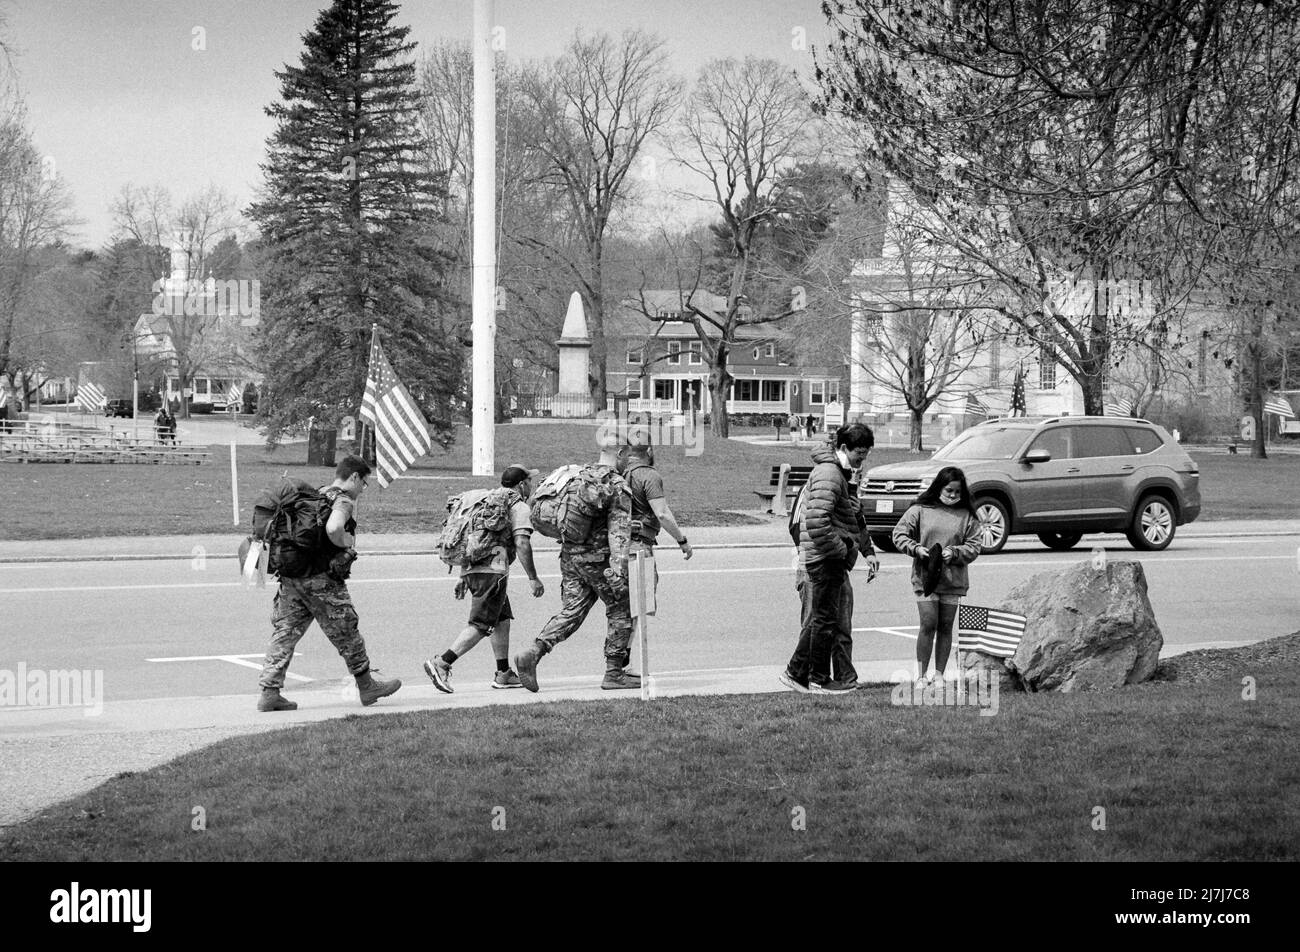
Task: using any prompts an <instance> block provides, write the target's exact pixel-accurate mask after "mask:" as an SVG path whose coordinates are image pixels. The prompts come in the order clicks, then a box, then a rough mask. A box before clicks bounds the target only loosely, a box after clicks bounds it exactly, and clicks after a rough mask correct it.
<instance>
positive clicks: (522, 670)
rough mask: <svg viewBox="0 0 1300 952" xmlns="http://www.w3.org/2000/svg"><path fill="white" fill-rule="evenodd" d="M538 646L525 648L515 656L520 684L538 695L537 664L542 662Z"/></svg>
mask: <svg viewBox="0 0 1300 952" xmlns="http://www.w3.org/2000/svg"><path fill="white" fill-rule="evenodd" d="M541 657H542V656H541V654H540V653H539V652H538V650H537V645H535V644H534V645H532V646H530V647H528V648H525V649H524V650H523V651H521V652H519V654H517V655H515V656H514V659H513V660H514V663H515V670H516V671H518V672H519V683H520V684H521V685H523V686H524V688H525V689H526V690H529V691H532V692H533V693H534V694H536V693H537V662H538V661H539V660H541Z"/></svg>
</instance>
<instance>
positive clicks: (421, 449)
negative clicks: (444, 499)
mask: <svg viewBox="0 0 1300 952" xmlns="http://www.w3.org/2000/svg"><path fill="white" fill-rule="evenodd" d="M361 419H363V420H365V421H366V422H367V423H369V424H370V425H371V426H372V427H374V430H375V461H376V463H378V468H377V470H376V472H377V474H378V476H379V485H380V486H387V485H388V484H389V483H391V482H392V481H393V480H395V479H396V478H397V477H398V476H400V475H401V474H402V473H403V472H405V471H406V469H407V468H408V467H409V466H410V465H411V464H412V463H414V462H415V461H416V460H417V459H419V458H420V457H421V456H423V455H424V454H425V453H427V452H429V450H430V449H432V448H433V440H432V439H431V438H430V436H429V424H428V423H426V422H425V420H424V415H423V414H422V413H421V412H420V410H419V408H418V407H417V406H416V405H415V401H413V400H412V399H411V395H410V393H408V392H407V390H406V388H405V387H404V386H402V382H401V381H400V380H398V379H397V374H395V373H393V368H392V365H391V364H389V363H388V358H387V357H385V356H384V352H383V350H381V349H380V347H379V335H378V334H377V333H376V334H375V335H374V336H373V337H372V338H371V340H370V368H369V371H368V373H367V374H366V392H365V395H364V396H362V398H361Z"/></svg>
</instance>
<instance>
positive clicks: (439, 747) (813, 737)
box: [0, 633, 1300, 861]
mask: <svg viewBox="0 0 1300 952" xmlns="http://www.w3.org/2000/svg"><path fill="white" fill-rule="evenodd" d="M1275 641H1277V642H1279V643H1281V644H1284V645H1285V646H1286V650H1284V651H1275V652H1274V653H1273V655H1271V657H1280V658H1281V659H1282V660H1280V661H1275V662H1274V663H1273V664H1271V665H1267V666H1262V667H1261V666H1255V665H1254V664H1252V662H1251V661H1250V660H1249V659H1250V658H1251V657H1252V655H1251V654H1250V652H1252V651H1254V652H1255V654H1254V655H1253V657H1259V651H1260V649H1259V647H1258V646H1251V647H1250V648H1247V649H1242V651H1243V652H1244V653H1242V654H1237V655H1233V653H1232V652H1219V653H1218V654H1221V655H1224V656H1225V657H1226V656H1231V657H1230V658H1228V659H1227V661H1226V662H1225V663H1224V664H1223V665H1221V667H1220V669H1214V668H1213V666H1211V667H1210V668H1204V669H1192V668H1190V667H1189V668H1187V669H1184V671H1183V672H1182V676H1180V677H1178V678H1177V679H1176V680H1174V681H1158V682H1153V683H1150V684H1147V685H1144V686H1139V687H1133V688H1127V689H1124V690H1120V691H1111V692H1101V693H1093V694H1072V695H1071V694H1067V695H1061V694H1038V695H1010V694H1003V695H1002V696H1001V698H1000V705H999V708H998V713H997V714H996V715H995V716H991V717H981V716H979V715H978V714H977V712H976V710H975V709H974V708H962V709H958V708H936V707H897V706H892V705H891V703H890V690H889V689H888V688H886V687H880V688H868V689H865V690H861V691H858V692H856V693H855V694H854V695H853V696H851V697H848V698H825V699H823V698H813V697H809V696H807V695H795V694H774V695H757V696H736V697H692V698H678V699H671V700H660V701H655V702H652V703H650V704H642V703H641V702H639V701H624V702H621V703H615V702H557V703H551V704H538V705H532V706H527V707H515V706H509V707H494V708H482V709H477V710H458V711H429V712H422V713H415V714H399V715H391V716H384V717H365V718H363V717H359V716H353V717H349V718H345V719H343V720H339V721H331V722H328V723H322V724H315V725H311V726H306V727H302V728H297V729H291V730H285V731H275V732H271V733H266V734H259V735H256V736H249V737H241V738H234V739H231V740H228V741H224V742H222V743H220V744H217V745H214V746H212V747H210V748H207V749H205V750H201V751H196V752H195V753H192V754H189V755H187V756H185V757H182V758H180V759H178V760H176V761H174V762H172V763H169V764H166V765H164V766H161V767H158V768H155V769H153V770H150V771H147V772H145V773H141V774H131V775H122V776H119V777H117V778H115V779H113V780H112V781H110V782H108V783H106V784H104V785H102V786H101V787H99V788H97V789H96V790H94V791H92V792H90V793H88V794H86V795H85V796H82V797H78V798H75V799H74V800H72V801H69V802H68V803H65V804H63V805H60V806H58V807H56V808H52V809H50V810H47V811H45V812H44V813H43V814H42V815H40V816H38V817H36V818H34V819H32V820H30V821H28V822H25V823H22V824H19V825H17V826H14V827H12V828H9V829H7V830H4V831H0V859H16V860H55V861H87V860H269V859H274V860H310V861H322V860H331V861H332V860H421V859H440V860H485V859H491V860H495V859H511V860H566V859H568V860H572V859H601V860H610V859H636V860H672V859H692V860H701V859H722V860H805V859H816V860H842V859H868V860H911V859H944V860H1164V861H1169V860H1292V861H1294V860H1296V859H1300V811H1297V810H1296V802H1295V799H1294V796H1293V795H1292V794H1291V793H1289V791H1294V790H1295V789H1296V788H1297V785H1300V748H1298V747H1297V746H1296V744H1295V736H1296V731H1297V730H1298V729H1300V692H1297V691H1296V686H1297V683H1300V661H1297V654H1298V652H1297V650H1296V649H1297V648H1298V647H1300V633H1297V634H1296V635H1292V636H1289V638H1288V639H1275ZM1192 670H1200V671H1201V672H1202V675H1203V676H1201V677H1189V676H1188V674H1189V672H1191V671H1192ZM1246 674H1249V675H1252V676H1254V677H1255V678H1256V682H1257V692H1258V696H1257V698H1256V699H1255V700H1251V701H1247V700H1243V699H1242V687H1241V684H1240V680H1241V677H1242V676H1243V675H1246ZM196 806H201V807H203V809H204V812H205V815H206V824H207V829H206V831H204V832H202V833H195V832H192V831H191V818H192V816H193V809H194V807H196ZM1099 807H1100V808H1101V809H1102V810H1104V811H1105V813H1104V826H1105V829H1104V830H1103V829H1096V828H1094V827H1095V826H1096V824H1097V821H1098V819H1099V818H1100V817H1101V815H1100V814H1099V813H1098V812H1097V808H1099ZM800 808H801V809H800ZM799 816H803V817H804V819H805V826H806V828H805V829H804V830H796V829H794V825H795V820H796V818H798V817H799ZM494 819H495V820H496V821H497V825H498V826H500V825H501V824H502V823H504V827H505V828H504V829H494V828H493V820H494Z"/></svg>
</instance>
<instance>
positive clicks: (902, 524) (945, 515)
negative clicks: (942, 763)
mask: <svg viewBox="0 0 1300 952" xmlns="http://www.w3.org/2000/svg"><path fill="white" fill-rule="evenodd" d="M893 539H894V546H895V547H896V548H897V549H898V551H899V552H902V553H903V554H904V555H910V556H912V591H914V592H915V593H916V607H917V610H918V611H919V612H920V615H921V630H920V632H919V633H918V634H917V636H916V667H917V672H916V677H917V680H918V681H923V680H925V677H926V675H925V670H926V668H927V667H928V666H929V664H930V649H931V647H933V649H934V677H937V678H939V679H942V678H943V669H944V668H945V667H946V666H947V664H948V652H949V651H950V650H951V649H952V625H953V622H954V621H955V620H956V618H957V603H958V602H959V601H960V600H961V597H962V596H963V595H965V594H966V591H967V589H968V588H969V587H970V581H969V578H968V576H967V572H966V566H967V565H969V564H970V563H971V562H974V561H975V559H976V558H978V557H979V554H980V549H981V544H980V520H979V517H978V516H977V515H976V514H975V506H974V504H973V503H972V502H971V496H970V487H968V486H967V485H966V474H965V473H963V472H962V471H961V470H960V469H958V468H957V467H956V466H945V467H944V468H943V469H941V470H939V475H938V476H936V477H935V478H934V482H933V483H931V484H930V485H929V487H928V488H927V489H926V490H925V492H923V493H921V495H920V496H919V497H918V498H917V500H916V503H915V504H914V505H913V506H912V507H911V508H909V509H908V510H907V512H905V513H903V518H902V519H900V520H898V525H897V526H895V527H894V536H893Z"/></svg>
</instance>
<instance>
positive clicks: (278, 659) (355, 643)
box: [257, 574, 370, 691]
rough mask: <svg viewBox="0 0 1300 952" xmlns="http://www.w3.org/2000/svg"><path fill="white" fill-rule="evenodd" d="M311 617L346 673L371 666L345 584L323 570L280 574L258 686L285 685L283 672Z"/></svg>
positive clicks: (353, 672)
mask: <svg viewBox="0 0 1300 952" xmlns="http://www.w3.org/2000/svg"><path fill="white" fill-rule="evenodd" d="M313 621H317V622H319V623H320V626H321V629H322V630H323V631H324V632H325V637H326V638H328V639H329V640H330V644H332V645H333V646H334V647H335V648H337V649H338V653H339V654H340V655H341V656H342V657H343V661H344V663H346V664H347V666H348V673H349V674H351V675H352V676H353V677H360V676H361V675H363V674H365V673H366V672H367V671H369V670H370V659H369V658H368V657H367V656H366V643H365V642H364V641H363V640H362V639H361V631H360V629H359V628H358V627H357V610H356V609H355V608H353V607H352V596H351V595H349V594H348V587H347V585H346V584H345V583H343V582H338V581H335V580H334V579H332V578H330V577H329V576H328V575H325V574H321V575H312V576H308V577H307V578H282V579H280V590H279V591H278V592H276V593H275V607H274V608H272V609H271V624H272V626H273V627H274V628H275V631H274V633H273V634H272V635H271V645H270V647H269V648H267V649H266V660H265V661H263V662H262V676H261V678H259V679H258V682H257V683H258V684H259V685H261V687H263V688H274V689H275V690H277V691H278V690H279V689H280V688H282V687H284V673H285V672H286V671H288V670H289V662H290V661H291V660H293V649H294V648H295V647H297V645H298V642H299V641H301V640H302V636H303V635H304V634H306V632H307V628H308V626H309V625H311V623H312V622H313Z"/></svg>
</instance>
